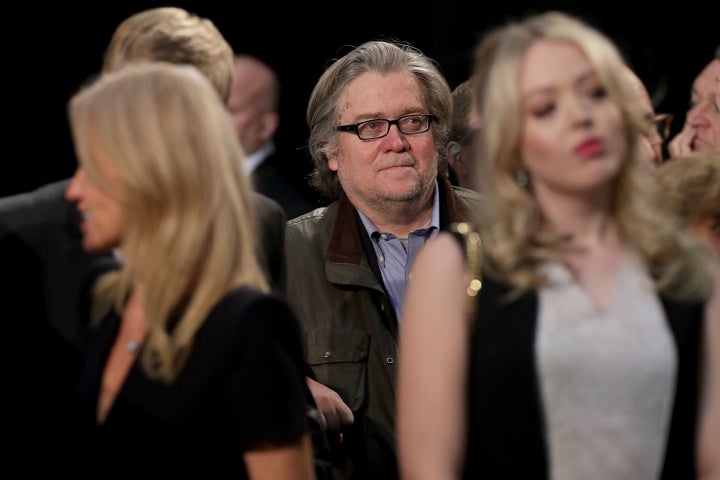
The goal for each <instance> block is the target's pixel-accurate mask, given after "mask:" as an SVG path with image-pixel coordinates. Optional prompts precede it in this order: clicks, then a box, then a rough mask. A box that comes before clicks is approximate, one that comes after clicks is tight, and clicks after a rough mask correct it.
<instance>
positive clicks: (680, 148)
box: [668, 122, 697, 157]
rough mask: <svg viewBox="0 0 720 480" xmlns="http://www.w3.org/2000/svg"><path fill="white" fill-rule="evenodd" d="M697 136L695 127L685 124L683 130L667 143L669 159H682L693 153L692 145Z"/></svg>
mask: <svg viewBox="0 0 720 480" xmlns="http://www.w3.org/2000/svg"><path fill="white" fill-rule="evenodd" d="M696 136H697V131H696V130H695V127H692V126H690V125H688V124H687V122H686V123H685V125H684V126H683V129H682V130H681V131H680V133H678V134H677V135H675V138H673V139H672V140H670V143H668V153H669V154H670V156H671V157H682V156H685V155H687V154H689V153H692V152H693V149H692V144H693V141H695V137H696Z"/></svg>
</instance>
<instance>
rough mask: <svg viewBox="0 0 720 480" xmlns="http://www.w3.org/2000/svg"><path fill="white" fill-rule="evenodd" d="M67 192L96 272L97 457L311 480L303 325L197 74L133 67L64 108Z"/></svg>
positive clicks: (81, 398)
mask: <svg viewBox="0 0 720 480" xmlns="http://www.w3.org/2000/svg"><path fill="white" fill-rule="evenodd" d="M69 118H70V124H71V129H72V134H73V140H74V145H75V149H76V152H77V156H78V159H79V166H78V169H77V171H76V173H75V175H74V177H73V179H72V182H71V185H70V186H69V188H68V198H70V199H72V200H73V201H74V202H76V204H77V208H78V210H79V212H80V213H81V214H82V216H83V221H82V224H81V229H82V234H83V237H84V243H85V244H91V245H94V246H95V247H98V248H117V249H118V250H119V252H120V253H121V261H120V262H118V264H117V265H111V266H109V267H107V268H102V269H101V268H98V269H97V272H98V274H97V280H96V281H95V282H94V283H93V288H92V297H91V308H90V312H91V313H90V314H91V317H92V318H91V320H92V322H93V325H94V330H93V332H92V336H91V338H90V340H89V349H88V354H87V362H86V368H85V371H84V373H83V377H82V380H81V382H80V386H79V389H78V396H77V402H76V413H77V417H76V420H77V430H78V432H80V434H79V436H80V439H81V440H84V441H86V442H87V443H85V444H83V445H84V446H85V447H86V448H87V449H88V451H89V452H91V453H92V457H93V459H94V460H105V461H107V462H108V463H107V465H114V466H115V468H118V469H121V470H125V469H127V470H128V471H136V472H137V471H146V470H148V469H149V470H151V471H162V472H164V473H189V472H195V471H199V470H200V469H202V470H203V471H204V472H205V473H210V472H223V474H233V475H234V476H236V477H238V478H253V479H259V478H267V479H277V478H289V479H312V478H315V473H314V470H313V464H312V449H311V448H312V447H311V443H310V435H309V428H310V424H309V422H308V416H307V414H308V406H309V404H308V400H309V399H310V397H309V391H308V390H307V387H306V385H305V381H304V373H303V357H302V346H301V342H300V334H299V327H298V324H297V320H296V318H295V317H294V316H293V313H292V312H291V310H290V309H289V307H288V306H287V305H286V303H285V302H284V301H283V300H281V299H280V298H279V297H276V296H274V295H272V294H270V293H268V285H267V282H266V280H265V277H264V276H263V273H262V271H261V269H260V267H259V266H258V263H257V261H256V256H255V254H254V247H255V245H254V238H255V228H254V225H255V224H254V218H253V208H252V202H251V201H250V196H249V192H250V187H249V185H248V180H247V178H246V176H245V174H244V172H243V170H242V165H243V160H244V158H243V153H242V150H241V148H240V147H239V145H238V142H237V139H236V138H235V134H234V132H233V130H232V126H231V124H230V120H229V117H228V114H227V111H226V109H225V107H224V104H223V102H222V100H221V98H220V97H219V96H218V94H217V91H216V90H214V89H213V87H212V86H211V84H210V82H209V81H208V79H207V77H206V76H204V75H203V74H201V73H200V72H199V71H198V70H197V69H196V68H194V67H192V66H189V65H172V64H169V63H164V62H157V63H137V64H133V65H128V66H126V67H124V68H122V69H119V70H117V71H116V72H112V73H107V74H105V75H103V76H101V77H100V78H99V79H98V80H97V81H96V82H95V83H94V84H92V85H90V86H87V87H85V88H84V89H82V90H81V91H80V92H79V93H77V94H76V95H75V96H74V97H73V98H72V99H71V101H70V104H69Z"/></svg>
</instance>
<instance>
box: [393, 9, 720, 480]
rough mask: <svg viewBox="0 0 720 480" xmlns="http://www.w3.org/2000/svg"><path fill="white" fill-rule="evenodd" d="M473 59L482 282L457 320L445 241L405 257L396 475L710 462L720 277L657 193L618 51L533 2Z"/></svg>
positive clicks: (460, 273)
mask: <svg viewBox="0 0 720 480" xmlns="http://www.w3.org/2000/svg"><path fill="white" fill-rule="evenodd" d="M476 62H477V63H476V65H478V66H479V67H478V68H477V71H476V73H477V75H478V79H479V81H478V83H477V84H476V85H478V86H479V87H478V90H477V91H476V93H477V102H478V112H479V113H480V116H481V118H486V119H488V121H487V122H486V123H485V124H484V125H483V128H482V129H481V130H480V133H479V137H478V140H479V145H478V147H479V154H478V158H479V159H482V161H481V162H479V164H478V167H479V171H478V174H477V179H478V185H479V190H480V191H481V192H482V193H483V194H485V195H486V196H487V200H488V202H489V209H488V210H489V213H488V214H486V215H484V216H483V217H481V221H482V225H481V227H482V228H481V229H480V232H481V234H482V235H481V236H482V240H483V247H484V252H485V257H484V265H483V271H482V281H483V285H482V288H481V290H480V292H479V295H478V296H477V297H476V301H477V309H476V310H477V313H476V315H475V316H474V317H473V318H472V319H470V320H468V319H467V318H466V315H465V314H466V309H465V306H466V302H467V301H468V295H467V294H466V288H467V277H466V268H467V267H466V262H465V260H464V257H463V250H462V249H461V244H460V242H458V241H457V240H456V239H455V238H454V237H453V236H451V235H450V234H444V233H441V234H440V235H438V236H437V237H436V239H434V240H433V241H431V242H428V244H427V245H426V247H425V248H424V249H423V251H422V252H421V253H420V255H419V256H418V258H417V261H416V263H415V267H414V269H413V273H412V275H413V277H412V278H413V280H412V282H411V283H410V285H409V288H408V293H407V297H406V303H405V324H404V328H403V330H402V335H401V340H400V359H401V362H400V366H399V369H400V371H399V378H398V402H399V404H398V408H397V412H398V419H397V421H398V423H397V428H398V442H399V443H398V455H399V463H400V470H401V473H402V476H403V478H405V479H421V478H428V479H433V480H437V479H441V478H442V479H450V478H473V479H476V478H503V479H509V478H513V479H515V478H516V479H528V478H532V479H543V478H550V479H583V480H588V479H603V480H608V479H621V478H622V479H626V478H632V479H658V478H665V479H671V478H672V479H678V478H696V477H698V476H699V477H701V478H718V474H720V452H719V451H718V446H719V445H720V443H719V442H718V435H719V433H718V432H720V424H719V423H718V420H719V419H720V417H719V416H718V413H719V407H720V402H719V400H720V389H719V387H720V378H718V377H719V375H720V330H719V329H720V276H718V269H717V263H716V262H713V261H712V259H711V257H710V255H709V253H708V252H707V250H703V249H701V248H698V244H697V242H696V241H695V240H694V239H693V238H692V237H690V236H689V235H688V234H687V233H686V232H684V231H681V230H680V229H677V228H676V227H675V224H674V223H673V222H672V221H671V220H670V218H669V217H668V216H666V215H668V214H666V213H663V212H662V211H661V209H660V208H658V206H657V203H656V202H657V201H658V195H657V194H658V192H657V188H656V187H655V185H654V184H653V183H652V182H653V180H652V176H651V175H647V163H646V162H644V161H643V160H642V159H641V158H640V155H641V153H640V152H639V142H638V138H639V136H640V135H642V134H643V132H644V131H645V125H646V123H645V121H644V119H643V118H642V116H641V115H640V114H639V112H638V109H637V108H636V104H635V101H634V100H633V99H632V96H631V94H630V92H629V91H627V82H626V81H625V78H624V77H623V76H624V75H625V70H624V65H623V62H622V59H621V55H620V53H619V52H618V50H617V48H616V47H615V46H614V45H613V43H612V42H611V41H610V40H609V39H608V38H607V37H605V36H604V35H603V34H602V33H601V32H599V31H597V30H596V29H594V28H593V27H591V26H590V25H588V24H586V23H583V22H582V21H579V20H577V19H575V18H572V17H570V16H568V15H566V14H563V13H559V12H549V13H545V14H540V15H537V16H533V17H529V18H528V19H525V20H523V21H518V22H514V23H511V24H510V25H507V26H504V27H500V28H498V29H497V30H495V31H494V32H492V33H489V34H488V36H487V37H485V38H484V40H482V42H481V43H480V44H479V45H478V47H477V50H476ZM701 365H702V367H703V368H701Z"/></svg>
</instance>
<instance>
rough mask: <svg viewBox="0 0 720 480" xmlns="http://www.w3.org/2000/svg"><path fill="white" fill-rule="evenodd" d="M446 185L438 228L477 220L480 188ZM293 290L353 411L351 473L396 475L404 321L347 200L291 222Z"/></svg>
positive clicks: (309, 332) (312, 362)
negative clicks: (398, 375)
mask: <svg viewBox="0 0 720 480" xmlns="http://www.w3.org/2000/svg"><path fill="white" fill-rule="evenodd" d="M438 184H439V186H440V228H441V230H447V229H448V227H449V225H450V224H451V223H452V222H458V221H468V220H471V216H472V215H473V212H477V211H479V206H480V197H479V195H478V194H477V193H476V192H473V191H471V190H467V189H462V188H459V187H452V186H451V185H450V182H449V181H447V180H446V179H444V178H439V179H438ZM286 257H287V293H288V299H289V301H290V303H291V305H292V307H293V309H294V310H295V311H296V313H297V315H298V317H299V319H300V323H301V325H302V328H303V331H304V341H305V355H306V361H307V363H308V366H309V367H310V369H311V370H312V372H313V374H314V376H315V377H316V379H317V380H318V381H319V382H320V383H322V384H324V385H327V386H329V387H331V388H332V389H333V390H335V391H337V392H338V393H339V394H340V395H341V397H342V398H343V399H344V400H345V402H346V403H347V404H348V405H350V408H351V409H352V411H353V413H354V414H355V424H354V425H353V427H352V429H351V430H350V431H348V432H345V433H344V441H343V449H344V454H346V455H348V456H349V457H350V458H351V459H352V460H351V461H352V464H353V467H352V468H353V469H354V471H355V473H354V476H353V478H363V477H366V478H373V479H383V478H397V471H396V466H395V433H394V430H395V413H394V411H395V377H396V373H397V367H398V363H397V362H398V348H397V347H398V323H397V319H396V316H395V311H394V309H393V307H392V304H391V303H390V300H389V298H388V296H387V294H386V293H385V289H384V286H383V281H382V276H381V274H380V271H379V269H378V266H377V259H376V257H375V252H374V250H373V248H372V245H371V244H370V239H369V237H368V235H367V233H366V231H365V229H364V227H363V225H362V223H361V221H360V218H359V216H358V214H357V211H356V209H355V207H353V205H352V204H351V203H350V201H349V200H348V199H347V197H343V198H342V199H340V200H338V201H335V202H333V203H332V204H330V205H328V206H327V207H323V208H319V209H316V210H314V211H312V212H309V213H307V214H305V215H302V216H300V217H297V218H294V219H292V220H290V221H289V222H288V224H287V231H286Z"/></svg>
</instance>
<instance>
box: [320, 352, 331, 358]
mask: <svg viewBox="0 0 720 480" xmlns="http://www.w3.org/2000/svg"><path fill="white" fill-rule="evenodd" d="M322 356H323V358H330V357H332V352H324V353H323V354H322Z"/></svg>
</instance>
